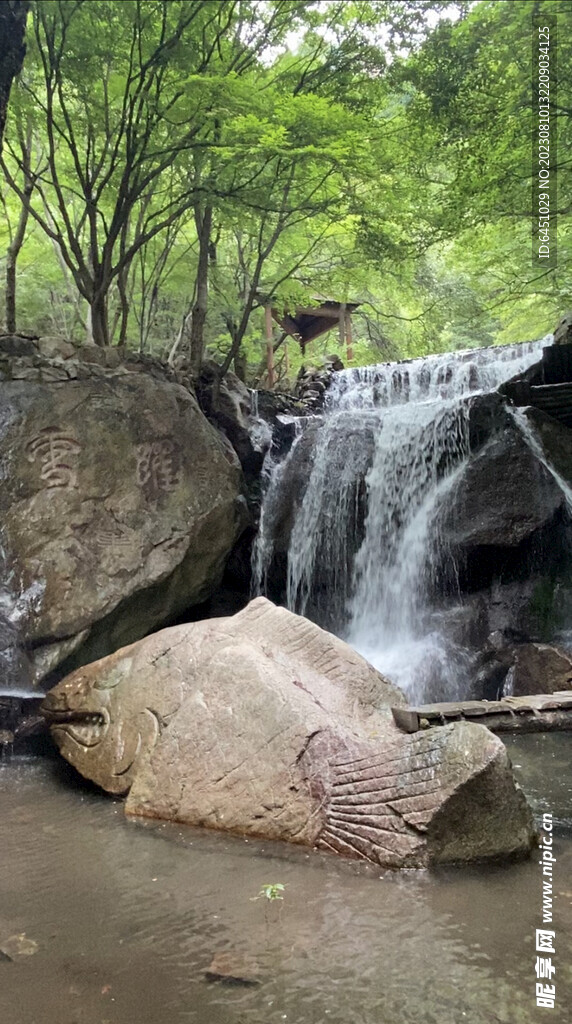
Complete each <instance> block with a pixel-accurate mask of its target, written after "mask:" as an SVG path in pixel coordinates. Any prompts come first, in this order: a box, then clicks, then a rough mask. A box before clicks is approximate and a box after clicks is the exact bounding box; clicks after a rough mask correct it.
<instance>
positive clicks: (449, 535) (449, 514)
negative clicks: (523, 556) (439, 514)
mask: <svg viewBox="0 0 572 1024" xmlns="http://www.w3.org/2000/svg"><path fill="white" fill-rule="evenodd" d="M563 503H564V495H563V493H562V490H561V489H560V488H559V487H558V485H557V483H556V482H555V480H554V478H553V477H552V476H551V475H550V473H549V472H548V470H547V469H545V467H544V466H543V465H542V464H541V463H540V462H539V460H538V459H537V458H536V457H535V456H534V454H533V453H532V451H531V450H530V448H529V446H528V445H527V444H526V441H525V440H524V438H523V437H522V435H521V434H520V433H519V432H518V431H517V430H516V428H514V427H512V428H511V427H506V428H505V430H504V431H503V432H502V433H499V434H496V435H495V436H493V437H492V438H491V439H490V440H489V441H488V442H487V443H486V444H485V445H484V447H483V448H481V450H480V451H479V452H478V453H477V454H476V455H475V456H474V457H473V458H472V459H471V460H470V461H469V462H468V463H467V466H466V469H465V470H464V472H463V474H462V476H461V478H460V480H459V481H458V483H457V486H456V487H455V489H454V490H453V491H452V493H451V500H450V502H449V503H448V507H447V509H446V512H445V515H444V523H443V534H444V538H445V540H446V541H447V542H448V543H449V544H450V545H451V546H452V547H453V548H455V549H461V550H464V551H467V550H470V549H472V548H478V547H487V546H490V547H496V548H502V547H506V548H514V547H517V546H518V545H519V544H520V543H521V542H522V541H523V540H525V539H526V538H527V537H530V536H531V534H533V533H534V532H535V531H536V530H539V529H540V528H541V527H543V526H544V525H545V524H546V523H548V522H550V520H551V519H552V518H553V517H554V515H555V514H556V512H557V511H558V509H560V508H561V507H562V505H563Z"/></svg>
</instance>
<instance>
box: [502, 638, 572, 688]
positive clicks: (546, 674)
mask: <svg viewBox="0 0 572 1024" xmlns="http://www.w3.org/2000/svg"><path fill="white" fill-rule="evenodd" d="M511 654H512V657H511V658H510V667H509V670H508V673H507V677H506V681H505V687H504V688H505V692H507V693H510V694H512V695H514V696H515V697H526V696H529V695H530V694H535V693H557V692H558V690H569V689H570V688H571V686H572V657H571V656H570V654H569V653H568V652H567V651H565V650H563V649H562V648H560V647H553V646H551V645H550V644H522V645H520V646H518V647H516V648H515V649H513V650H512V652H511Z"/></svg>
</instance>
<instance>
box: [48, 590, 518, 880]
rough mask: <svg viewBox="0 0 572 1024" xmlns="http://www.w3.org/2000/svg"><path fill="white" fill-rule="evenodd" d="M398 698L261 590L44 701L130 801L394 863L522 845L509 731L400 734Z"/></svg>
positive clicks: (57, 731)
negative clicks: (505, 741) (231, 612)
mask: <svg viewBox="0 0 572 1024" xmlns="http://www.w3.org/2000/svg"><path fill="white" fill-rule="evenodd" d="M402 703H404V698H403V696H402V695H401V694H400V693H399V691H397V690H396V689H395V687H393V686H392V685H391V684H390V683H389V682H387V680H385V679H384V678H383V677H382V676H380V675H379V673H377V672H376V671H375V670H374V669H373V668H372V667H371V666H370V665H369V664H368V663H367V662H366V661H365V660H364V659H363V658H361V657H360V656H359V655H358V654H356V652H355V651H353V650H352V649H351V648H350V647H348V646H347V645H346V644H345V643H344V642H343V641H341V640H339V639H338V638H337V637H334V636H333V635H331V634H329V633H326V632H325V631H324V630H321V629H320V628H319V627H318V626H316V625H315V624H313V623H311V622H309V621H308V620H306V619H302V618H301V617H299V616H296V615H293V614H292V613H291V612H288V611H286V610H285V609H284V608H276V607H275V606H274V605H272V604H271V603H270V602H269V601H266V600H265V599H264V598H258V599H257V600H256V601H253V602H251V604H250V605H249V606H248V607H247V608H246V609H244V610H243V611H242V612H240V613H239V614H238V615H235V616H234V617H232V618H229V619H218V620H209V621H205V622H199V623H194V624H187V625H184V626H177V627H173V628H171V629H167V630H163V631H162V632H160V633H157V634H155V635H154V636H151V637H147V638H146V639H144V640H142V641H139V642H138V643H137V644H134V645H133V646H131V647H128V648H126V649H124V650H122V651H118V652H117V653H116V654H114V655H111V656H110V657H108V658H106V659H104V660H103V661H100V662H98V663H96V664H92V665H89V666H87V667H85V668H82V669H80V670H79V671H78V672H76V673H73V674H72V675H71V676H69V677H68V678H67V679H65V680H63V681H62V682H61V683H60V684H58V686H57V687H55V688H54V690H52V691H51V693H50V694H49V695H48V697H47V698H46V701H45V704H44V708H45V714H46V716H47V717H48V719H49V721H50V723H51V729H52V734H53V737H54V739H55V741H56V743H57V744H58V746H59V748H60V750H61V752H62V754H63V755H64V757H66V758H67V759H68V760H69V761H70V763H71V764H73V765H74V766H75V767H76V768H77V769H78V770H79V771H80V772H81V773H82V774H84V775H85V776H86V777H88V778H90V779H93V780H94V781H95V782H97V783H98V785H100V786H102V787H103V788H104V789H107V790H108V791H110V792H113V793H126V794H127V801H126V811H127V813H130V814H135V815H143V816H150V817H157V818H166V819H172V820H176V821H181V822H186V823H188V824H193V825H201V826H208V827H211V828H218V829H224V830H227V831H231V832H237V833H242V834H246V835H249V834H250V835H257V836H262V837H265V838H272V839H285V840H289V841H292V842H297V843H303V844H307V845H318V846H320V847H322V848H324V849H329V850H333V851H335V852H337V853H341V854H343V855H349V856H357V857H362V858H365V859H367V860H370V861H373V862H374V863H377V864H383V865H388V866H391V867H403V866H417V867H418V866H425V865H428V864H430V863H433V862H440V861H447V860H449V861H452V860H461V861H463V860H471V859H475V858H481V857H490V856H505V855H514V854H516V853H524V852H525V851H526V850H527V849H528V847H529V845H530V842H531V839H532V834H533V827H532V818H531V815H530V811H529V809H528V807H527V805H526V802H525V800H524V797H523V795H522V793H521V792H520V791H519V790H518V789H517V787H516V785H515V783H514V779H513V778H512V773H511V769H510V764H509V762H508V758H507V756H506V753H505V751H504V747H503V745H502V744H501V743H500V741H499V740H498V739H496V738H495V737H494V736H493V735H492V734H491V733H489V732H488V731H487V730H486V729H484V728H483V727H481V726H474V725H472V724H466V723H464V724H460V725H452V726H449V727H447V728H445V729H437V730H431V731H430V732H429V733H427V734H425V733H421V734H417V735H415V736H407V735H404V734H402V733H400V732H399V731H398V730H397V729H396V727H395V725H394V724H393V721H392V718H391V714H390V705H391V704H393V705H395V704H402ZM461 833H462V834H461Z"/></svg>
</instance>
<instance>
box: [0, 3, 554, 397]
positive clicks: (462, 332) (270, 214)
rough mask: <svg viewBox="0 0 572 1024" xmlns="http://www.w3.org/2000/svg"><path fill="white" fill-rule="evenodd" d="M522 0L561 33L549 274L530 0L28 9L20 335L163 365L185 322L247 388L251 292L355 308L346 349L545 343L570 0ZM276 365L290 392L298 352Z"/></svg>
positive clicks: (408, 350) (184, 336)
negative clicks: (109, 349) (533, 240)
mask: <svg viewBox="0 0 572 1024" xmlns="http://www.w3.org/2000/svg"><path fill="white" fill-rule="evenodd" d="M535 8H537V9H538V10H539V11H540V13H546V14H551V13H553V12H554V11H555V10H556V12H557V14H558V24H559V46H558V58H559V69H560V70H559V80H558V87H559V107H558V111H557V115H558V116H557V118H556V122H557V130H558V137H559V145H558V152H557V156H558V162H559V168H558V170H559V176H560V177H559V191H560V219H559V238H558V242H559V266H558V268H557V269H556V270H553V271H549V272H546V271H542V270H540V271H539V270H538V269H536V270H534V271H533V270H532V268H531V258H530V216H531V210H530V175H531V168H530V131H529V129H530V126H531V122H530V111H531V83H530V70H531V65H530V60H531V45H530V43H531V37H530V33H531V27H530V26H531V21H530V15H531V4H530V3H529V2H528V0H513V2H511V3H498V2H488V0H483V2H479V3H474V4H468V3H458V4H455V5H449V4H445V3H429V2H423V3H419V2H417V3H410V2H407V0H369V2H368V0H351V2H350V0H345V2H342V0H340V2H338V0H334V2H332V3H328V4H323V3H319V2H307V0H304V2H302V0H269V2H267V3H265V4H264V5H261V4H260V3H257V2H256V0H221V2H219V3H217V4H213V3H211V2H207V0H153V2H150V0H146V2H145V3H139V2H130V3H125V2H123V0H89V2H86V0H80V2H78V3H73V4H71V3H69V2H67V0H37V2H36V3H35V5H34V9H33V18H32V17H30V19H29V24H28V54H27V58H26V61H25V64H24V69H23V72H22V74H21V76H20V80H19V83H18V87H17V88H13V90H12V98H11V105H10V111H9V118H8V124H7V130H6V137H5V146H4V154H3V167H4V175H5V180H4V185H3V187H2V195H1V199H2V203H3V216H2V218H1V219H0V252H6V251H7V250H8V246H9V245H10V244H11V242H12V241H13V239H14V237H16V235H17V228H18V223H19V218H20V214H21V209H22V204H23V202H24V200H25V195H24V188H25V182H26V178H25V173H24V171H25V166H24V160H23V157H22V140H23V139H24V138H25V137H26V136H27V133H28V132H31V137H32V149H31V153H32V158H31V160H32V170H33V174H32V180H33V189H32V192H31V196H30V198H29V203H30V217H29V220H28V223H27V225H26V227H25V235H24V241H23V245H22V248H21V251H20V252H19V254H18V256H17V258H18V295H17V309H18V322H19V326H20V328H21V329H28V330H36V331H38V332H39V333H49V334H53V333H57V334H64V335H66V336H69V337H72V338H75V339H76V340H82V339H83V338H85V337H86V336H88V328H89V324H90V323H91V331H92V335H93V337H94V340H96V341H98V342H99V343H112V344H117V343H126V344H128V345H130V346H132V347H136V348H139V349H141V350H143V351H150V352H152V353H155V354H157V355H161V356H164V357H166V356H167V355H168V354H169V353H170V352H171V353H173V352H174V346H175V342H176V341H177V342H178V352H179V353H184V352H185V351H186V350H188V349H189V348H190V347H191V348H192V345H193V344H194V341H196V338H197V337H198V335H199V334H200V343H201V354H202V353H203V352H204V354H205V355H207V356H210V357H214V358H215V359H217V361H218V362H219V363H221V364H223V365H230V364H231V361H232V359H233V358H234V359H235V362H236V363H238V361H240V360H241V359H244V358H245V359H246V362H247V379H248V380H249V382H250V383H257V382H259V381H261V380H262V379H263V374H264V359H265V351H266V341H265V337H264V318H263V313H262V307H263V305H264V304H265V303H271V304H272V306H273V307H274V308H277V309H283V310H284V311H289V310H290V311H291V310H293V309H295V308H296V306H297V305H305V306H307V305H309V304H311V303H312V302H314V301H318V298H319V297H320V296H322V297H328V298H334V299H337V300H339V301H342V302H343V301H356V302H359V303H360V306H359V308H358V310H357V311H356V313H355V314H354V317H353V331H354V344H353V351H354V364H355V363H358V362H359V363H364V362H376V361H380V360H383V359H391V358H399V357H400V356H414V355H420V354H424V353H428V352H436V351H440V350H445V349H449V348H465V347H474V346H480V345H490V344H494V343H496V342H499V341H500V342H509V341H516V340H523V339H525V338H530V337H534V336H540V335H542V334H544V333H545V332H546V331H547V330H549V329H550V328H551V327H552V326H553V324H554V323H555V321H556V319H557V317H558V315H559V314H560V313H561V312H562V311H563V310H564V309H565V308H567V307H569V306H571V305H572V286H571V284H570V281H571V275H570V272H569V271H570V252H571V244H570V243H571V237H570V235H571V229H570V215H569V197H568V194H569V191H570V186H571V181H570V164H569V161H568V159H567V153H568V151H569V148H570V142H571V140H570V133H571V116H570V111H571V110H572V103H571V102H570V91H571V84H572V82H571V77H572V71H571V70H570V69H571V68H572V41H571V40H572V2H570V0H559V2H558V3H557V4H556V3H555V2H554V0H539V3H538V4H536V5H535ZM1 266H2V260H1V259H0V268H1ZM1 290H2V289H1V286H0V292H1ZM1 297H2V296H1V295H0V298H1ZM199 307H200V312H201V316H202V319H201V317H197V309H198V308H199ZM199 321H200V323H199ZM203 321H204V322H203ZM197 325H198V326H197ZM197 332H198V333H197ZM193 339H194V340H193ZM276 340H278V335H276ZM337 348H338V338H337V334H336V333H334V334H328V335H325V336H323V337H321V338H320V339H318V340H317V341H316V342H315V343H313V345H312V347H311V351H309V352H308V357H307V361H309V362H315V363H317V364H318V363H319V362H320V360H321V359H322V358H323V357H324V356H325V355H326V354H328V353H330V352H332V351H335V350H337ZM339 354H340V356H341V357H342V359H344V361H345V360H346V354H345V353H342V352H340V353H339ZM276 364H277V369H278V386H282V387H285V386H286V385H287V384H288V383H292V382H293V379H294V378H295V375H296V373H297V372H298V370H299V368H300V366H301V364H302V356H301V353H300V351H299V349H298V348H297V346H296V343H295V341H293V340H290V341H289V342H288V344H287V345H284V344H282V345H281V347H280V348H278V349H277V351H276Z"/></svg>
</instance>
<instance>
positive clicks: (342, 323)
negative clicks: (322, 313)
mask: <svg viewBox="0 0 572 1024" xmlns="http://www.w3.org/2000/svg"><path fill="white" fill-rule="evenodd" d="M338 325H339V332H340V359H341V358H342V357H343V351H344V348H345V344H346V304H345V302H341V303H340V311H339V317H338Z"/></svg>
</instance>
